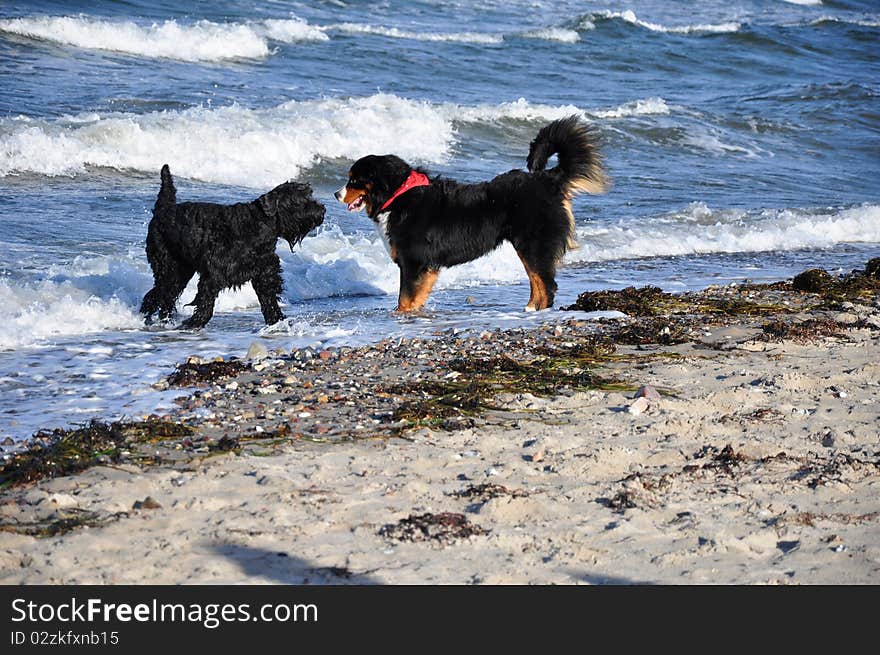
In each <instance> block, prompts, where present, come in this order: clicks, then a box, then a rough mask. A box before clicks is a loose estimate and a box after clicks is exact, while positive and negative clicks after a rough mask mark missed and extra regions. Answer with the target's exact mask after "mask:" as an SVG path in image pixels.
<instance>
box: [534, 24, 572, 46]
mask: <svg viewBox="0 0 880 655" xmlns="http://www.w3.org/2000/svg"><path fill="white" fill-rule="evenodd" d="M520 36H522V37H525V38H527V39H543V40H546V41H560V42H561V43H577V42H578V41H580V40H581V35H580V34H578V32H577V31H576V30H570V29H566V28H564V27H545V28H543V29H539V30H531V31H529V32H523V33H522V34H521V35H520Z"/></svg>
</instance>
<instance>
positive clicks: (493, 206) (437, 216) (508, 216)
mask: <svg viewBox="0 0 880 655" xmlns="http://www.w3.org/2000/svg"><path fill="white" fill-rule="evenodd" d="M597 140H598V137H597V134H596V132H595V131H594V130H593V128H592V127H590V126H589V125H587V124H585V123H584V122H583V121H581V120H580V119H579V118H578V117H577V116H572V117H570V118H567V119H562V120H557V121H554V122H553V123H550V124H549V125H547V126H546V127H544V128H543V129H542V130H541V131H540V132H539V133H538V135H537V136H536V138H535V140H534V141H533V142H532V143H531V147H530V151H529V156H528V167H529V172H526V171H522V170H511V171H509V172H507V173H503V174H501V175H499V176H497V177H495V178H494V179H492V180H490V181H488V182H478V183H475V184H463V183H460V182H456V181H454V180H449V179H444V178H440V177H434V178H431V179H430V182H431V184H430V186H425V187H416V188H413V189H410V190H409V191H407V192H406V193H404V194H403V195H401V196H398V197H397V198H396V199H395V200H394V202H393V203H392V204H391V206H390V207H389V208H388V209H387V210H386V211H389V212H390V213H389V216H388V222H387V234H388V238H389V242H390V245H391V250H392V255H393V256H394V257H395V262H396V263H397V265H398V266H399V268H400V280H401V291H402V293H403V294H405V295H406V294H409V293H411V291H412V289H414V288H415V284H416V281H417V280H418V279H419V277H420V276H421V275H423V274H424V273H425V272H426V271H437V270H439V269H441V268H444V267H448V266H455V265H457V264H463V263H465V262H469V261H471V260H474V259H476V258H478V257H481V256H482V255H485V254H486V253H488V252H490V251H492V250H494V249H495V248H497V247H498V246H499V245H500V244H501V243H502V242H503V241H505V240H506V241H509V242H510V243H511V244H512V245H513V247H514V248H515V249H516V252H517V254H518V255H519V256H520V258H521V259H522V260H523V263H524V264H525V265H526V266H527V267H528V268H530V269H531V270H532V271H534V272H535V273H536V274H537V275H538V276H540V278H541V280H542V281H543V283H544V284H545V286H546V289H547V297H548V300H549V305H548V306H552V304H553V300H554V296H555V292H556V288H557V285H556V280H555V275H556V268H557V266H558V264H559V262H560V261H561V259H562V257H563V255H564V254H565V252H566V250H568V249H569V248H571V247H575V246H576V244H575V242H574V225H573V223H572V219H571V216H570V214H569V213H568V212H567V211H566V208H565V202H566V201H567V200H569V199H570V198H571V196H572V195H573V194H574V193H577V192H579V190H577V189H574V188H573V186H572V185H573V184H574V183H575V182H576V181H577V180H579V179H581V180H582V179H588V180H592V181H594V182H595V183H596V184H597V185H598V186H600V187H601V186H602V185H603V184H604V174H602V173H601V165H600V162H599V154H598V150H597V146H596V142H597ZM554 154H557V155H558V162H559V165H558V166H557V167H555V168H552V169H550V170H544V167H545V166H546V164H547V160H548V159H549V158H550V157H551V156H552V155H554ZM412 170H414V169H413V168H412V167H411V166H410V165H409V164H407V163H406V162H405V161H403V160H402V159H400V158H399V157H397V156H395V155H381V156H379V155H368V156H366V157H363V158H361V159H359V160H358V161H357V162H355V163H354V165H353V166H352V168H351V170H350V173H349V182H348V184H347V187H349V188H352V189H365V190H366V193H367V197H368V199H369V205H368V207H367V209H368V215H369V216H370V218H371V219H373V221H376V222H378V217H379V214H380V212H379V208H380V207H381V206H382V205H383V204H384V203H385V201H386V200H388V198H390V197H391V196H392V195H393V193H394V191H395V190H397V189H398V188H399V187H400V185H401V184H403V182H404V181H405V180H406V178H407V177H408V176H409V174H410V172H411V171H412ZM415 170H419V172H423V173H424V172H425V171H423V170H421V169H415ZM337 197H339V196H337Z"/></svg>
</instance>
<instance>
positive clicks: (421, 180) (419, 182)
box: [379, 171, 431, 212]
mask: <svg viewBox="0 0 880 655" xmlns="http://www.w3.org/2000/svg"><path fill="white" fill-rule="evenodd" d="M429 184H431V183H430V182H429V181H428V176H427V175H425V174H424V173H419V172H418V171H412V172H411V173H410V174H409V177H408V178H406V182H404V183H403V184H401V185H400V187H398V189H397V191H395V192H394V194H393V195H392V196H391V197H390V198H388V200H386V201H385V204H384V205H382V206H381V207H380V208H379V211H380V212H383V211H385V210H386V209H387V208H388V206H389V205H390V204H391V203H392V202H394V201H395V200H396V199H397V197H398V196H402V195H403V194H404V193H406V192H407V191H409V190H410V189H413V188H415V187H417V186H428V185H429Z"/></svg>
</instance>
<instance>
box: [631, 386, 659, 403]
mask: <svg viewBox="0 0 880 655" xmlns="http://www.w3.org/2000/svg"><path fill="white" fill-rule="evenodd" d="M633 398H647V399H648V400H660V392H659V391H657V389H655V388H654V387H652V386H651V385H650V384H646V385H644V386H641V387H639V390H638V391H636V392H635V393H634V394H633Z"/></svg>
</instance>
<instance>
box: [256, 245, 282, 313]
mask: <svg viewBox="0 0 880 655" xmlns="http://www.w3.org/2000/svg"><path fill="white" fill-rule="evenodd" d="M251 284H252V285H253V287H254V291H255V292H256V293H257V298H258V299H259V301H260V310H262V312H263V320H265V321H266V325H273V324H275V323H277V322H278V321H280V320H282V319H283V318H284V314H283V313H282V312H281V309H280V308H279V307H278V296H280V295H281V290H282V288H283V283H282V281H281V260H280V259H278V255H276V254H274V253H273V254H272V257H271V259H270V258H267V263H266V265H265V266H264V268H263V270H262V271H260V273H259V274H257V275H255V276H254V278H253V279H252V280H251Z"/></svg>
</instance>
